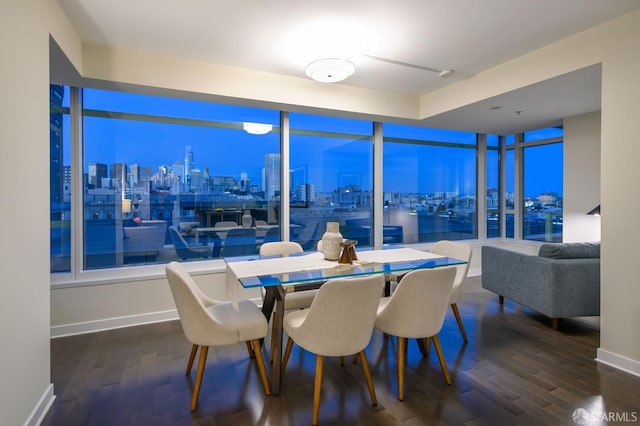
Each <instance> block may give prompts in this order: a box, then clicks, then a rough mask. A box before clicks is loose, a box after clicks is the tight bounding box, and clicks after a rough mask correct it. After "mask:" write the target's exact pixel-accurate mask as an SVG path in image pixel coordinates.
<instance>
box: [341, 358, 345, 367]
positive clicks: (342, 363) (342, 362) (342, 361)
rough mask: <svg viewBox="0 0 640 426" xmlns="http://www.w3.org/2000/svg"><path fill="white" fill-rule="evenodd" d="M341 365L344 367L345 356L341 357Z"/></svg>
mask: <svg viewBox="0 0 640 426" xmlns="http://www.w3.org/2000/svg"><path fill="white" fill-rule="evenodd" d="M340 367H344V357H343V356H341V357H340Z"/></svg>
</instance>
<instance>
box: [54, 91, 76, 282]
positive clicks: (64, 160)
mask: <svg viewBox="0 0 640 426" xmlns="http://www.w3.org/2000/svg"><path fill="white" fill-rule="evenodd" d="M69 99H70V95H69V87H67V86H61V85H51V86H50V106H51V114H50V120H49V121H50V133H49V145H50V149H49V155H50V161H49V173H50V180H49V188H50V190H49V192H50V203H51V219H50V229H51V231H50V233H51V235H50V238H51V245H50V250H51V272H69V271H70V270H71V168H70V166H69V165H70V151H71V150H70V147H71V142H70V136H71V131H70V126H71V124H70V110H69Z"/></svg>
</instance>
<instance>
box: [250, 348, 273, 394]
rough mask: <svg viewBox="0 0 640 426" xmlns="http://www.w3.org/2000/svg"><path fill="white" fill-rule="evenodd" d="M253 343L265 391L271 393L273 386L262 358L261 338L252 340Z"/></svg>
mask: <svg viewBox="0 0 640 426" xmlns="http://www.w3.org/2000/svg"><path fill="white" fill-rule="evenodd" d="M251 343H252V345H253V353H255V354H256V362H257V363H258V370H259V371H260V378H261V379H262V386H264V393H265V394H266V395H271V387H270V386H269V380H268V379H267V370H266V369H265V367H264V358H262V350H261V349H260V340H258V339H256V340H252V341H251Z"/></svg>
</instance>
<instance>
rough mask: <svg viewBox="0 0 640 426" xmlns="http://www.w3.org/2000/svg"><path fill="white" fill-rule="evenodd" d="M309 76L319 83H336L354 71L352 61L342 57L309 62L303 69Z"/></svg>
mask: <svg viewBox="0 0 640 426" xmlns="http://www.w3.org/2000/svg"><path fill="white" fill-rule="evenodd" d="M304 71H305V73H306V74H307V76H309V78H311V79H313V80H315V81H319V82H321V83H337V82H338V81H342V80H344V79H346V78H347V77H349V76H350V75H352V74H353V73H354V72H355V71H356V66H355V65H354V64H353V62H351V61H348V60H346V59H342V58H324V59H318V60H317V61H313V62H311V63H310V64H309V65H307V68H306V69H305V70H304Z"/></svg>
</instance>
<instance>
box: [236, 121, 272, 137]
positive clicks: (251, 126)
mask: <svg viewBox="0 0 640 426" xmlns="http://www.w3.org/2000/svg"><path fill="white" fill-rule="evenodd" d="M242 128H243V129H244V131H245V132H247V133H249V134H251V135H265V134H267V133H269V132H270V131H271V130H272V129H273V124H267V123H251V122H248V121H245V122H244V123H243V124H242Z"/></svg>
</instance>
